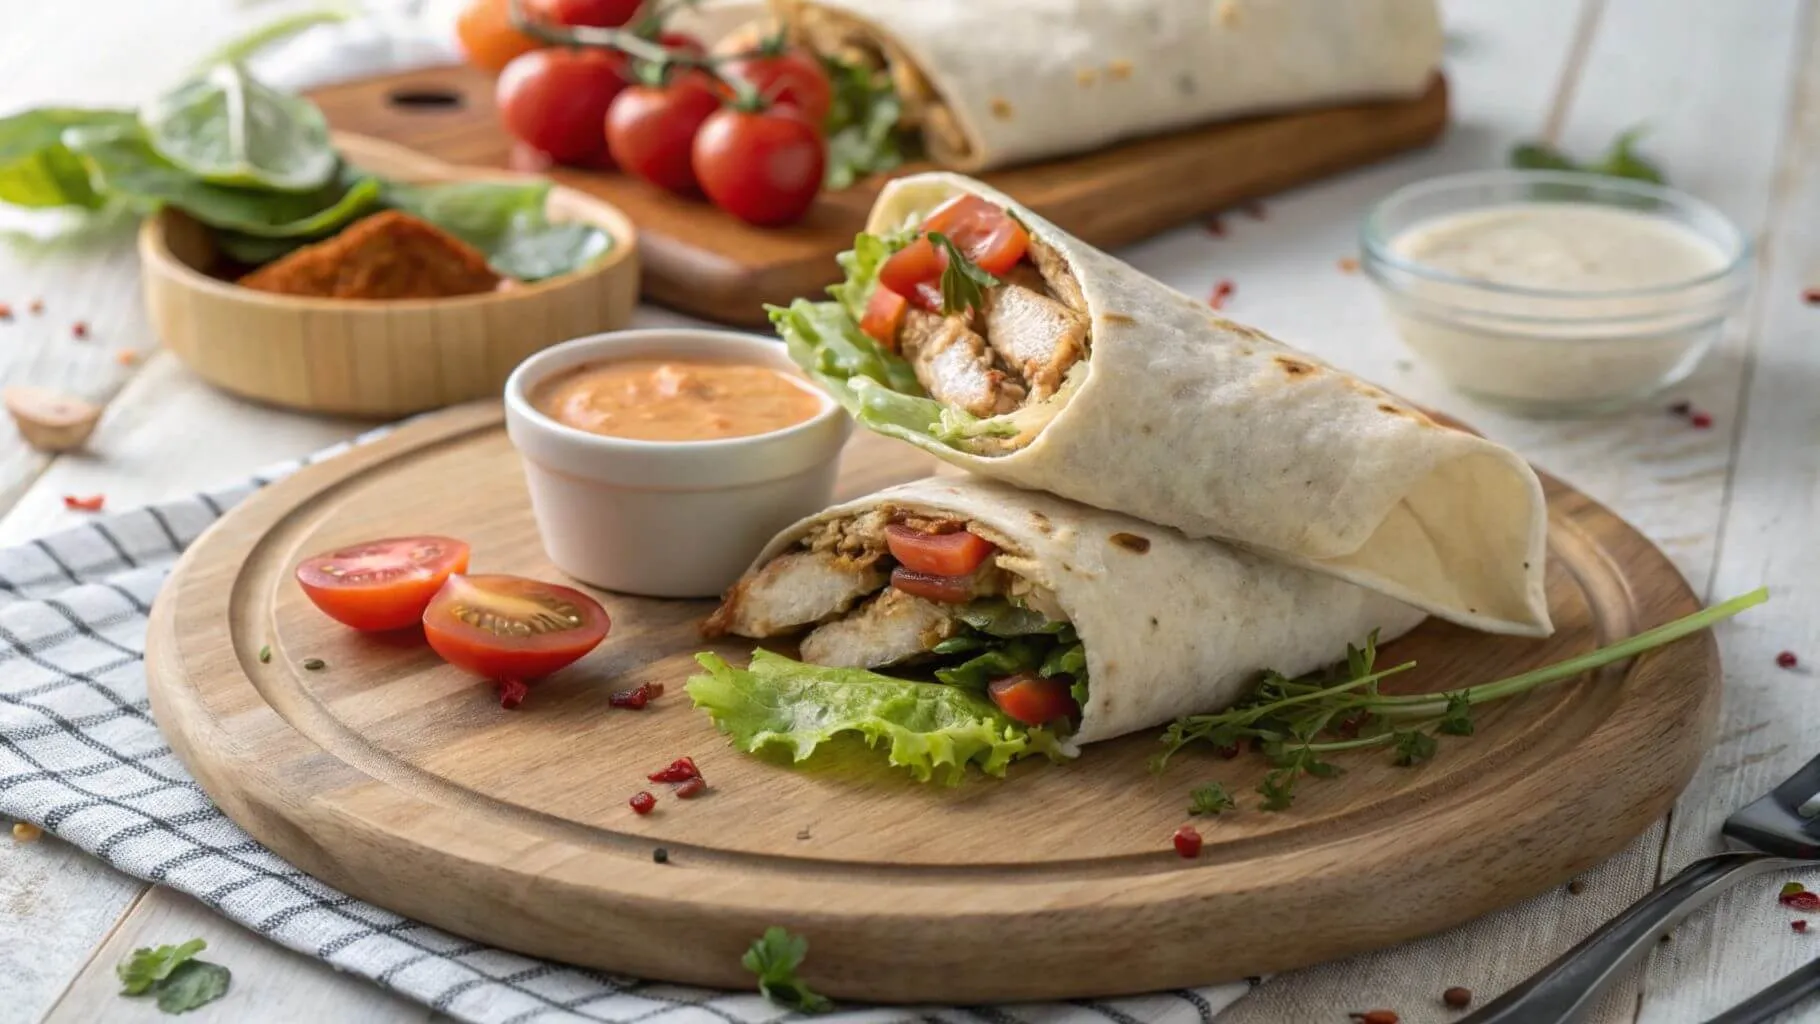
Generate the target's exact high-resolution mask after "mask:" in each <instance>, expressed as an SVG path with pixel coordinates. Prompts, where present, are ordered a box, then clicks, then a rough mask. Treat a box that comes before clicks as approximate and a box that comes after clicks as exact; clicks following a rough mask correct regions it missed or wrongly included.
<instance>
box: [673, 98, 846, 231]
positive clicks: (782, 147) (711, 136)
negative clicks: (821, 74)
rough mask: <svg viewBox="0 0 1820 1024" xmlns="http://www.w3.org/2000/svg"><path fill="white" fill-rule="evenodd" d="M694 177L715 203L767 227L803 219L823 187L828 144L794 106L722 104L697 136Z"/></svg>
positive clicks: (745, 219) (740, 216)
mask: <svg viewBox="0 0 1820 1024" xmlns="http://www.w3.org/2000/svg"><path fill="white" fill-rule="evenodd" d="M693 162H694V164H695V177H696V178H697V179H698V180H700V181H701V187H702V191H704V192H706V193H708V198H709V199H712V200H714V205H715V206H718V207H720V208H721V209H723V210H725V211H727V212H728V213H730V214H732V215H733V216H735V217H738V218H739V219H740V220H743V221H745V222H746V223H748V224H757V225H759V226H761V227H769V226H772V225H777V224H788V223H790V222H791V221H793V220H797V219H798V218H800V217H802V215H803V214H805V213H807V212H808V211H809V206H810V204H811V203H813V202H815V194H816V193H817V192H819V191H821V187H822V172H823V171H824V170H826V168H827V165H828V144H827V142H826V141H825V140H824V139H823V138H822V134H821V130H820V129H819V128H817V127H816V126H815V125H814V124H812V123H811V122H810V121H809V120H808V119H806V118H804V117H803V114H802V112H801V111H799V110H796V109H795V108H793V107H772V108H770V109H768V110H762V111H751V110H740V109H738V108H735V107H723V108H721V109H720V110H718V111H716V112H715V113H714V116H712V117H710V118H708V120H707V121H706V122H705V123H704V124H703V125H702V126H701V131H699V132H697V133H696V135H695V151H694V161H693Z"/></svg>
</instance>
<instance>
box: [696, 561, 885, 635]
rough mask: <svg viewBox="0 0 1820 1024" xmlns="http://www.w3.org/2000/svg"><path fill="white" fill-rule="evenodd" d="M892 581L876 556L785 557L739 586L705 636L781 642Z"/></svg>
mask: <svg viewBox="0 0 1820 1024" xmlns="http://www.w3.org/2000/svg"><path fill="white" fill-rule="evenodd" d="M888 579H889V576H888V575H887V573H886V572H885V570H884V569H883V568H881V567H880V565H879V564H878V557H877V556H876V555H873V556H871V557H869V558H851V557H846V556H843V555H840V554H838V553H836V552H834V551H797V552H793V553H791V554H787V555H782V556H780V557H778V558H775V559H772V561H771V563H770V564H769V565H767V566H765V567H764V568H763V569H761V570H759V571H758V573H757V574H755V575H753V576H750V577H747V578H745V579H742V580H740V581H739V582H738V583H736V584H734V585H733V589H732V590H730V591H728V592H727V596H726V599H725V600H723V601H722V602H721V605H720V607H719V608H717V609H715V610H714V614H713V615H712V616H710V617H709V618H708V621H707V622H706V623H705V624H704V625H703V626H702V633H703V634H705V635H707V636H711V637H713V636H721V635H723V634H726V633H737V634H739V635H740V636H749V637H767V636H777V635H778V634H780V633H787V632H789V631H791V630H793V629H796V628H797V627H799V626H807V625H811V624H813V623H817V622H820V621H822V620H823V619H826V618H829V617H830V616H834V615H839V614H840V613H842V612H844V611H846V610H847V609H849V608H852V607H853V605H854V604H855V603H856V602H858V601H859V599H860V598H862V597H865V596H866V595H867V594H870V593H872V592H873V591H874V590H877V589H879V588H880V587H882V586H884V585H885V583H886V582H887V580H888Z"/></svg>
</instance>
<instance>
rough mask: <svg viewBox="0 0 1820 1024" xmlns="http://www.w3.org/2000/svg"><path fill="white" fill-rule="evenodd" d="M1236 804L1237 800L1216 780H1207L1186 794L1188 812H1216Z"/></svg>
mask: <svg viewBox="0 0 1820 1024" xmlns="http://www.w3.org/2000/svg"><path fill="white" fill-rule="evenodd" d="M1237 806H1238V801H1236V800H1234V799H1233V798H1232V794H1231V793H1228V792H1226V787H1225V786H1223V785H1221V784H1220V783H1218V782H1209V783H1208V784H1206V785H1205V786H1202V787H1200V788H1199V789H1196V790H1194V791H1192V792H1190V793H1189V794H1188V813H1189V814H1218V813H1220V812H1221V811H1230V810H1232V809H1233V808H1235V807H1237Z"/></svg>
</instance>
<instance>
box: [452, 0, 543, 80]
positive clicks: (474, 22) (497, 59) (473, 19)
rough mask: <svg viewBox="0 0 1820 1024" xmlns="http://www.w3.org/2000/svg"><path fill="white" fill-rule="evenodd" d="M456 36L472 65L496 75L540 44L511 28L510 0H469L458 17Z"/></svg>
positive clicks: (463, 52)
mask: <svg viewBox="0 0 1820 1024" xmlns="http://www.w3.org/2000/svg"><path fill="white" fill-rule="evenodd" d="M455 37H456V39H457V40H458V41H459V42H460V43H461V52H462V54H463V55H464V56H466V57H467V59H468V63H469V64H472V65H474V66H475V67H477V68H481V69H483V70H486V71H491V72H493V73H494V74H498V73H499V71H500V69H502V68H504V67H505V66H506V65H507V64H510V63H512V59H513V58H514V57H517V56H519V55H520V54H525V53H530V52H531V51H532V50H535V49H537V48H538V46H539V45H540V44H539V43H538V42H537V40H535V39H532V38H531V37H530V36H527V35H525V34H524V33H523V32H520V31H518V29H516V28H514V27H512V15H511V6H510V3H509V0H469V3H468V5H467V6H466V7H464V8H462V10H461V14H460V16H459V17H457V18H456V20H455Z"/></svg>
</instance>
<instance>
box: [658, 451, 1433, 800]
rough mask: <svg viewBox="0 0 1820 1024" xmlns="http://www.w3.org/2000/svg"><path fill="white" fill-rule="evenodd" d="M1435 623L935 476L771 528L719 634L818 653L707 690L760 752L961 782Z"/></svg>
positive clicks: (1342, 591)
mask: <svg viewBox="0 0 1820 1024" xmlns="http://www.w3.org/2000/svg"><path fill="white" fill-rule="evenodd" d="M1422 618H1423V614H1422V612H1420V611H1419V610H1417V609H1415V608H1412V607H1410V606H1409V605H1406V604H1404V603H1402V602H1400V601H1397V600H1395V599H1393V598H1389V597H1386V596H1384V595H1382V594H1378V593H1375V592H1373V591H1370V590H1366V589H1363V588H1361V587H1356V586H1353V585H1351V584H1348V583H1345V582H1343V581H1341V580H1337V579H1334V578H1332V577H1330V576H1327V575H1324V574H1321V573H1315V572H1309V571H1307V570H1304V569H1297V568H1294V567H1291V566H1286V565H1283V564H1281V563H1278V562H1275V561H1272V560H1269V559H1266V558H1262V557H1260V556H1257V555H1254V554H1251V553H1249V552H1244V551H1240V550H1237V549H1235V548H1232V547H1230V546H1228V545H1225V544H1221V543H1219V542H1218V541H1211V540H1190V539H1188V538H1187V537H1185V536H1183V535H1182V534H1181V533H1180V532H1178V531H1176V530H1172V529H1168V528H1166V527H1159V526H1154V525H1152V524H1150V523H1146V522H1141V521H1139V520H1136V519H1133V518H1131V517H1130V516H1125V515H1121V514H1119V513H1116V512H1106V511H1102V510H1100V509H1095V508H1089V507H1087V506H1085V505H1080V504H1076V503H1074V502H1071V501H1066V500H1064V499H1061V498H1057V497H1054V496H1053V495H1048V494H1037V493H1034V492H1030V491H1024V490H1020V489H1018V488H1015V487H1010V486H1007V485H1005V484H999V483H993V482H991V481H987V480H981V479H979V478H977V477H931V478H928V479H924V480H918V481H914V482H912V483H908V484H902V485H900V486H897V487H893V488H890V489H888V490H884V491H880V492H878V493H877V494H873V495H869V496H867V497H864V498H860V499H858V500H857V501H852V502H848V503H846V504H844V505H839V506H836V507H834V508H831V509H828V510H827V511H825V512H822V513H819V514H817V515H815V516H812V517H810V518H808V519H805V520H803V521H802V522H799V523H797V524H796V525H794V526H792V527H790V528H789V529H787V530H785V531H784V532H782V533H781V534H779V535H778V536H777V537H776V538H775V539H774V540H772V542H771V543H770V544H769V545H768V546H767V547H766V548H765V550H764V551H763V553H761V554H760V555H759V557H758V560H757V561H756V562H755V563H754V565H753V567H752V569H751V570H750V571H749V572H747V574H746V575H745V576H744V577H742V578H741V579H740V580H739V581H738V582H737V583H735V584H734V585H733V587H732V588H731V589H730V590H729V591H728V592H727V595H726V598H725V600H724V601H723V603H722V604H721V606H720V607H719V609H717V610H716V611H715V612H714V614H713V616H712V617H711V618H710V619H709V620H708V622H707V625H706V626H705V629H704V631H705V632H706V633H708V634H709V635H711V636H713V635H722V634H727V633H732V634H737V635H739V636H745V637H752V638H755V639H769V638H777V637H791V638H796V639H798V640H799V641H800V646H799V649H800V652H801V658H802V661H801V662H797V661H792V660H790V659H788V658H785V657H783V656H781V655H778V654H773V653H769V652H766V651H762V650H761V651H759V652H758V653H757V654H756V655H754V657H753V660H752V664H751V666H750V667H749V668H747V669H736V668H733V667H732V666H729V665H727V664H726V663H725V662H724V661H722V660H721V659H719V658H718V657H716V656H714V655H703V656H702V661H703V664H704V666H705V667H707V669H708V673H707V674H706V675H702V676H697V677H695V678H694V679H692V680H691V681H690V683H689V694H690V696H691V697H692V698H693V699H694V701H695V704H696V705H697V706H699V707H703V708H706V709H707V710H708V712H709V713H710V714H711V715H712V716H713V717H714V719H715V720H716V722H717V723H718V724H719V725H720V726H721V728H722V729H723V730H725V731H727V732H728V733H729V734H730V735H731V736H732V737H733V739H734V741H735V742H736V743H737V744H738V745H739V746H740V747H741V748H742V749H745V750H748V751H751V750H757V749H760V748H762V747H766V746H771V745H780V746H784V747H787V748H790V749H792V750H793V751H794V752H795V754H796V756H797V758H798V759H799V760H800V759H801V758H803V757H806V756H807V755H808V753H809V752H810V751H812V750H813V749H814V748H815V746H816V745H817V744H818V743H820V742H821V741H823V740H826V739H828V738H830V737H831V736H833V735H835V734H837V733H841V732H856V733H860V734H863V735H865V736H867V737H868V738H869V739H871V740H873V741H874V742H875V743H878V742H888V743H889V744H890V747H891V751H892V760H893V762H894V763H897V764H901V765H904V766H906V767H909V768H911V769H912V770H913V771H916V772H917V774H918V775H919V776H920V777H923V778H927V777H929V775H930V774H931V773H943V774H947V775H949V776H950V777H953V776H955V775H956V774H958V773H959V772H960V771H961V770H962V769H964V768H965V767H966V766H967V765H968V764H975V765H978V766H979V767H982V768H984V769H986V770H987V771H998V770H1002V769H1003V767H1004V765H1005V763H1007V762H1008V761H1009V760H1010V759H1012V758H1013V757H1016V756H1019V755H1023V754H1030V753H1049V754H1053V755H1058V756H1059V755H1062V754H1066V753H1068V752H1071V751H1072V750H1073V749H1074V745H1075V744H1080V743H1092V742H1095V741H1098V740H1104V739H1110V738H1112V737H1114V736H1119V735H1122V734H1124V733H1128V732H1132V731H1135V730H1138V729H1143V728H1147V727H1149V726H1154V725H1160V724H1162V723H1164V722H1167V721H1169V720H1171V719H1173V718H1175V717H1177V716H1179V715H1184V714H1188V713H1191V712H1201V711H1209V710H1215V709H1218V708H1221V707H1224V706H1226V705H1228V704H1231V703H1233V702H1234V701H1236V700H1238V699H1239V698H1240V697H1242V696H1243V695H1245V693H1246V692H1248V690H1249V689H1250V688H1251V686H1252V685H1253V684H1255V683H1256V682H1257V680H1258V678H1259V676H1260V674H1261V673H1262V672H1264V671H1265V670H1267V669H1268V670H1274V671H1277V672H1281V673H1284V674H1286V675H1290V676H1295V675H1301V674H1302V673H1305V672H1307V671H1309V670H1311V669H1315V668H1318V667H1321V666H1324V665H1327V664H1330V663H1333V662H1336V661H1338V660H1339V659H1341V658H1342V657H1343V656H1345V654H1346V652H1347V645H1348V644H1349V643H1355V642H1358V641H1360V640H1361V639H1362V638H1364V637H1366V636H1369V635H1371V634H1373V633H1374V632H1375V633H1376V635H1377V636H1378V638H1380V639H1386V640H1387V639H1389V638H1391V637H1395V636H1399V635H1401V634H1403V633H1404V632H1407V631H1408V630H1409V629H1411V628H1413V627H1414V626H1415V625H1416V623H1418V622H1419V621H1421V619H1422ZM887 673H888V674H887ZM903 676H909V677H911V678H908V679H906V678H901V677H903ZM924 680H933V682H929V681H924Z"/></svg>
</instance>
